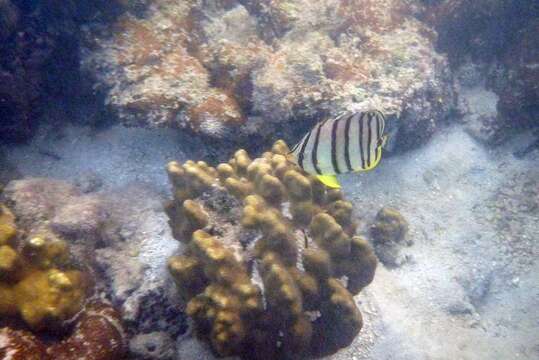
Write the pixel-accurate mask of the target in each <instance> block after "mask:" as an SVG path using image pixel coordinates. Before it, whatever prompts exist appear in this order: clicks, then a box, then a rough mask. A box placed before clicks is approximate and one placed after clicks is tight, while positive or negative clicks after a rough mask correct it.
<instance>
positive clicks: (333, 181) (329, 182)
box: [316, 175, 341, 189]
mask: <svg viewBox="0 0 539 360" xmlns="http://www.w3.org/2000/svg"><path fill="white" fill-rule="evenodd" d="M316 178H317V179H318V180H320V182H321V183H322V184H324V185H326V186H327V187H329V188H332V189H340V188H341V184H339V181H338V180H337V177H336V176H335V175H316Z"/></svg>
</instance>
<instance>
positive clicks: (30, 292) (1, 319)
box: [0, 204, 126, 360]
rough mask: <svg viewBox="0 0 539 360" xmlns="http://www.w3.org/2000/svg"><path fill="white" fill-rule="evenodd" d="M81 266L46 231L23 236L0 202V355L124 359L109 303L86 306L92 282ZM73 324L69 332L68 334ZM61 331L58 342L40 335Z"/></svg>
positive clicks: (121, 338)
mask: <svg viewBox="0 0 539 360" xmlns="http://www.w3.org/2000/svg"><path fill="white" fill-rule="evenodd" d="M83 268H84V266H82V265H76V264H75V262H74V261H73V259H72V255H71V253H70V250H69V247H68V245H67V243H66V242H65V241H63V240H62V239H60V238H58V237H57V235H55V234H54V233H53V232H52V231H50V230H48V229H47V228H46V227H42V228H40V229H39V230H36V232H35V233H34V232H32V231H30V235H27V234H25V232H24V231H22V230H19V229H18V228H17V226H16V222H15V216H14V215H13V214H12V213H11V211H10V210H9V209H8V208H7V207H5V206H4V205H1V204H0V326H4V327H3V328H1V329H0V357H2V358H4V357H9V356H11V357H9V358H10V359H42V360H45V359H66V360H68V359H75V358H84V359H89V360H108V359H119V358H121V357H122V356H123V354H124V352H125V347H126V345H125V340H124V339H125V334H124V333H123V330H122V329H123V328H122V325H121V323H120V318H119V315H118V314H117V313H116V311H115V310H114V309H113V308H112V307H111V306H110V305H107V304H104V303H101V302H96V303H91V304H87V302H88V300H89V296H90V295H91V293H92V291H93V279H92V277H91V276H90V275H89V274H90V272H89V271H86V270H84V271H83V270H82V269H83ZM21 320H22V321H21ZM73 323H75V327H74V329H73V330H72V331H68V329H69V328H70V326H71V325H72V324H73ZM24 328H28V329H30V330H32V331H33V332H34V334H32V332H30V331H27V330H25V329H24ZM66 332H67V334H66V337H65V338H64V339H63V340H61V341H60V340H59V341H57V342H54V341H51V339H50V338H48V337H47V336H44V337H43V338H42V337H41V335H42V334H43V333H47V334H48V335H58V334H64V333H66ZM43 339H47V340H43Z"/></svg>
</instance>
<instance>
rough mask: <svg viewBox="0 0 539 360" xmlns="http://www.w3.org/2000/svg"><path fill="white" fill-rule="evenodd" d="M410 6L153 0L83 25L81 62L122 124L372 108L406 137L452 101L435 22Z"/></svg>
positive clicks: (243, 119) (301, 124) (221, 123)
mask: <svg viewBox="0 0 539 360" xmlns="http://www.w3.org/2000/svg"><path fill="white" fill-rule="evenodd" d="M414 12H415V10H413V9H412V7H411V6H409V5H405V4H403V3H402V2H401V1H396V0H384V1H378V0H377V1H374V0H354V1H344V0H331V1H325V2H319V1H311V2H307V1H303V0H293V1H239V0H230V1H220V2H203V1H184V2H172V1H166V0H153V1H150V4H149V5H148V7H147V9H146V12H145V16H144V17H137V16H136V15H134V14H129V13H127V14H125V15H124V16H122V17H121V18H120V19H118V21H117V22H116V23H115V24H114V25H112V26H110V28H109V29H107V30H109V31H106V32H103V31H102V30H103V29H101V28H98V29H92V28H90V29H89V31H88V34H87V35H88V42H87V44H86V45H87V47H86V48H85V49H84V51H83V56H82V65H83V68H84V69H86V70H87V71H88V72H89V73H90V74H93V75H94V76H95V78H96V87H97V88H100V89H103V91H104V92H105V93H106V101H107V104H109V105H110V106H111V107H112V109H113V110H114V111H115V112H116V113H117V114H118V115H119V118H120V120H121V121H122V122H123V123H125V124H128V125H146V126H171V127H180V128H187V129H190V130H191V131H192V132H194V133H198V134H201V135H203V136H209V137H213V138H219V139H226V140H227V141H230V140H234V139H238V138H240V139H244V140H249V141H253V138H247V136H251V137H255V138H256V139H260V138H261V139H263V140H268V139H269V138H271V137H273V135H274V133H275V130H276V129H279V130H280V131H283V132H284V133H285V134H286V135H287V136H289V137H291V136H293V135H294V131H295V130H296V129H297V128H306V127H308V125H309V124H310V122H311V121H312V120H315V119H316V120H317V119H320V118H323V117H325V116H328V115H334V114H337V113H339V112H340V111H342V110H357V109H362V110H365V109H366V108H372V107H376V108H379V109H381V110H382V111H384V113H386V114H388V115H389V116H390V117H391V118H398V119H400V121H399V125H398V127H400V130H401V131H402V136H399V139H400V140H399V142H398V144H399V145H400V146H401V147H413V146H416V145H418V144H419V143H422V142H424V141H426V140H427V139H428V138H429V137H430V135H431V134H432V133H433V131H434V130H435V129H436V127H437V124H438V123H439V122H440V121H442V120H443V119H444V117H445V116H446V115H447V114H448V111H449V109H450V108H451V107H452V106H453V103H454V101H453V95H452V90H451V87H450V82H449V79H450V76H449V72H448V71H447V66H446V60H445V57H444V56H441V55H439V54H437V53H436V51H435V50H434V49H433V41H434V39H435V37H436V36H435V33H434V32H433V31H432V30H431V29H430V28H429V27H428V26H427V25H425V24H422V23H421V22H420V21H418V20H417V19H416V18H415V17H414V16H413V14H414ZM103 33H106V34H107V35H106V36H102V35H101V34H103ZM290 122H294V123H297V126H296V124H294V126H292V127H286V126H283V124H287V123H290ZM283 129H285V130H283Z"/></svg>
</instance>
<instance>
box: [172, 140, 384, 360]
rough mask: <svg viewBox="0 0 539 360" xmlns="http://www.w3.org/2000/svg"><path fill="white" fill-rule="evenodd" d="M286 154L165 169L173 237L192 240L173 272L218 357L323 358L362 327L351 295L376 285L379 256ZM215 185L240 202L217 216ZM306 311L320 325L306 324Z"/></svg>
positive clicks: (337, 198)
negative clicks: (314, 314) (214, 165)
mask: <svg viewBox="0 0 539 360" xmlns="http://www.w3.org/2000/svg"><path fill="white" fill-rule="evenodd" d="M288 153H289V148H288V146H287V145H286V144H285V143H284V142H283V141H282V140H279V141H277V142H276V143H275V144H274V145H273V147H272V151H271V152H265V153H264V154H263V155H262V156H261V157H260V158H257V159H254V160H253V159H251V157H250V156H249V155H248V154H247V152H246V151H245V150H238V151H237V152H236V153H235V154H234V157H233V158H232V159H231V160H230V161H229V162H228V163H223V164H220V165H219V166H217V168H216V169H214V168H211V167H209V166H207V164H199V163H196V164H195V163H194V162H186V163H185V164H184V165H180V164H178V163H174V162H173V163H171V164H169V167H168V172H169V176H170V177H171V182H172V185H173V189H174V194H175V196H174V200H173V201H172V202H171V204H169V206H168V207H167V209H168V210H167V213H168V214H169V218H170V224H171V226H172V229H173V232H174V235H175V237H176V238H177V239H178V240H181V241H184V242H186V243H188V246H187V250H186V252H185V254H183V255H181V256H175V257H172V258H171V259H170V260H169V270H170V272H171V274H172V276H173V277H174V279H175V281H176V284H177V286H178V288H179V292H180V295H181V296H182V298H183V299H184V300H185V301H186V302H187V313H188V315H189V316H191V317H192V318H193V320H194V323H195V329H196V333H197V335H198V336H199V337H201V338H202V339H205V340H207V341H208V342H209V343H210V344H211V346H212V348H213V350H214V352H216V353H217V354H218V355H220V356H228V355H239V356H241V357H243V358H249V359H251V358H252V359H266V358H282V357H283V354H285V353H286V354H295V356H303V357H304V356H319V355H325V354H330V353H333V352H335V351H337V350H338V349H339V348H342V347H344V346H347V345H348V344H349V343H350V342H351V341H352V339H353V338H354V337H355V336H356V335H357V333H358V332H359V330H360V329H361V325H362V321H361V314H360V313H359V310H358V309H357V307H356V305H355V302H354V301H353V295H354V294H357V293H358V292H359V291H360V290H361V289H362V288H363V287H364V286H366V285H367V284H368V283H370V282H371V281H372V278H373V276H374V270H375V268H376V257H375V256H374V254H373V252H372V249H371V247H370V246H369V245H368V243H367V242H366V241H365V240H364V239H362V238H359V237H353V234H354V232H355V228H356V225H355V223H354V221H353V220H352V204H351V203H350V202H347V201H345V200H344V198H343V195H342V193H341V192H340V191H335V190H328V189H326V188H325V187H324V185H323V184H321V183H320V182H319V181H317V180H316V179H315V178H314V177H312V176H310V175H308V174H305V173H304V172H303V171H302V170H301V169H300V168H298V167H297V166H296V165H294V164H293V163H292V162H291V161H289V159H288V158H287V156H288ZM188 169H191V170H189V171H191V174H192V175H191V176H188V174H187V172H188ZM211 187H213V188H215V189H218V190H217V193H218V194H220V195H219V196H222V195H223V194H224V195H225V197H227V198H230V199H236V200H234V201H235V204H238V205H233V206H232V207H233V209H231V208H230V207H226V210H224V211H223V210H221V212H220V210H218V209H215V203H207V201H208V200H207V199H208V196H207V195H205V196H200V195H201V194H203V193H204V192H207V191H208V190H210V188H211ZM212 191H214V190H212ZM217 193H215V192H213V193H212V195H210V197H211V196H213V195H215V194H217ZM228 194H230V195H228ZM220 199H221V198H220ZM227 201H229V200H227ZM234 201H233V203H234ZM234 206H236V208H234ZM240 206H241V210H240V209H237V207H240ZM189 209H190V210H189ZM206 212H207V213H206ZM202 213H204V214H205V215H204V216H201V215H200V214H202ZM197 214H198V215H197ZM202 218H203V219H204V221H199V220H200V219H202ZM197 219H198V220H197ZM223 222H224V223H223ZM208 231H211V232H212V234H210V233H209V232H208ZM242 239H244V240H242ZM245 239H247V240H245ZM249 239H251V240H249ZM252 239H254V240H252ZM242 241H247V242H246V243H244V242H242ZM253 241H254V245H253V243H252V242H253ZM253 260H254V262H253ZM256 274H258V275H256ZM257 276H258V280H257ZM343 276H345V277H346V278H347V281H346V286H345V283H343V282H341V280H338V279H340V278H341V277H343ZM259 286H261V287H259ZM262 294H263V295H262ZM308 311H314V312H319V313H320V314H321V315H320V318H319V319H317V320H315V321H312V320H311V319H310V318H309V316H308V313H307V312H308ZM330 321H331V322H330ZM318 337H320V339H324V341H323V342H322V344H320V341H318ZM313 338H314V339H317V340H316V341H312V339H313ZM279 343H280V345H279Z"/></svg>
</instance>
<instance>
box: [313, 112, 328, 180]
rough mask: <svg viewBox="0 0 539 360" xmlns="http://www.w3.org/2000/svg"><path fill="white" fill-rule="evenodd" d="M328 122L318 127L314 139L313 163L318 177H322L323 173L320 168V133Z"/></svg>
mask: <svg viewBox="0 0 539 360" xmlns="http://www.w3.org/2000/svg"><path fill="white" fill-rule="evenodd" d="M325 123H326V122H325V121H324V122H323V123H321V124H320V125H318V128H317V129H316V135H315V137H314V145H313V150H312V151H311V160H312V163H313V167H314V170H315V171H316V173H317V174H318V175H322V171H321V170H320V167H319V166H318V144H319V142H320V131H321V130H322V126H323V125H324V124H325Z"/></svg>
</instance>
